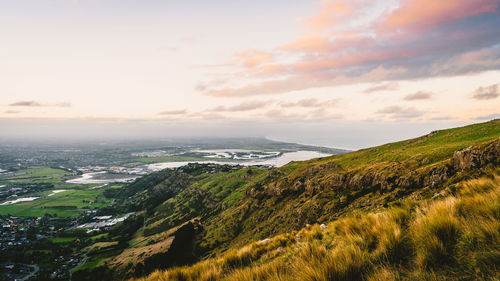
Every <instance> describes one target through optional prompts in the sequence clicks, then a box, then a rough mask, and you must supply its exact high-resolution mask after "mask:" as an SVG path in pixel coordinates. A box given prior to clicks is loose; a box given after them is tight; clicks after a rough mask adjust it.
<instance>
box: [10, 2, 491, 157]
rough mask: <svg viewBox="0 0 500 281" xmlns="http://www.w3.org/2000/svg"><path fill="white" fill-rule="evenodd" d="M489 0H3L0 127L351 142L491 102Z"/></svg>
mask: <svg viewBox="0 0 500 281" xmlns="http://www.w3.org/2000/svg"><path fill="white" fill-rule="evenodd" d="M499 2H500V0H440V1H434V0H399V1H398V0H383V1H382V0H354V1H329V0H322V1H306V0H275V1H264V0H254V1H242V0H241V1H238V0H232V1H228V0H226V1H223V0H213V1H201V0H200V1H195V0H186V1H160V0H141V1H139V0H16V1H9V0H0V131H1V132H2V133H1V135H0V138H26V139H38V138H91V137H96V138H99V137H101V138H110V137H118V138H141V137H142V138H153V137H167V136H168V137H175V136H180V137H185V136H222V137H233V136H238V137H245V136H265V137H268V138H271V139H277V140H286V141H294V142H301V143H307V144H318V145H326V146H332V147H344V148H361V147H367V146H371V145H376V144H381V143H384V142H389V141H395V140H400V139H404V138H409V137H414V136H418V135H421V134H425V133H428V132H429V131H430V130H434V129H441V128H449V127H454V126H459V125H465V124H471V123H476V122H483V121H487V120H490V119H493V118H497V117H500V115H499V114H500V98H499V96H500V8H499Z"/></svg>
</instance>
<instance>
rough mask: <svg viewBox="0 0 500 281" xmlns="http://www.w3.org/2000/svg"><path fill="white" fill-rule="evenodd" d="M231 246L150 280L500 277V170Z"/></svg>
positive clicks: (371, 280) (147, 279) (373, 280)
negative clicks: (439, 191) (429, 196)
mask: <svg viewBox="0 0 500 281" xmlns="http://www.w3.org/2000/svg"><path fill="white" fill-rule="evenodd" d="M401 205H402V206H401V207H393V208H390V209H387V210H385V211H383V212H380V213H368V214H357V215H352V216H349V217H346V218H342V219H339V220H337V221H335V222H332V223H330V224H328V225H327V226H326V228H325V227H320V226H319V225H312V226H311V225H308V226H306V227H305V228H304V229H302V230H300V231H298V232H293V233H289V234H286V235H280V236H277V237H274V238H270V239H269V241H261V242H255V243H252V244H250V245H248V246H246V247H243V248H241V249H238V250H236V249H232V250H229V251H227V252H226V253H224V254H222V255H221V256H220V257H218V258H212V259H208V260H205V261H202V262H200V263H197V264H195V265H193V266H186V267H178V268H172V269H168V270H166V271H157V272H155V273H153V274H151V275H150V276H148V277H145V278H139V279H136V280H138V281H139V280H140V281H152V280H176V281H178V280H186V281H188V280H241V281H243V280H270V281H278V280H279V281H282V280H297V281H299V280H301V281H308V280H309V281H332V280H369V281H379V280H444V279H453V280H498V279H499V278H500V274H499V270H498V266H499V264H500V177H498V176H494V177H490V178H481V179H477V180H471V181H467V182H464V183H461V184H459V185H457V186H456V195H455V196H451V195H450V196H448V197H446V198H444V199H441V200H430V201H423V202H419V203H417V202H415V201H413V202H411V201H407V202H403V203H402V204H401Z"/></svg>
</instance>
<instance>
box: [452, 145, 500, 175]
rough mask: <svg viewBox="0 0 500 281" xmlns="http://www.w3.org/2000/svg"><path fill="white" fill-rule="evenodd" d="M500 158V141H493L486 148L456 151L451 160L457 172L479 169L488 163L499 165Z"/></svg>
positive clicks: (468, 148) (472, 147) (474, 147)
mask: <svg viewBox="0 0 500 281" xmlns="http://www.w3.org/2000/svg"><path fill="white" fill-rule="evenodd" d="M499 158H500V140H496V141H493V142H491V143H489V144H487V145H486V146H485V147H483V148H482V147H477V146H470V147H467V148H465V149H462V150H459V151H456V152H455V153H454V154H453V157H452V159H451V165H452V166H453V168H454V169H455V170H458V171H464V170H467V169H473V168H479V167H482V166H485V165H486V164H488V163H494V164H495V163H498V162H499Z"/></svg>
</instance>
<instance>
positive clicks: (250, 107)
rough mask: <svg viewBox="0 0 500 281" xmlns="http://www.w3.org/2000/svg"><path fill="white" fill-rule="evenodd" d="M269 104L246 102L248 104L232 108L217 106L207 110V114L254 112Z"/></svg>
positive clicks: (265, 102) (264, 102)
mask: <svg viewBox="0 0 500 281" xmlns="http://www.w3.org/2000/svg"><path fill="white" fill-rule="evenodd" d="M269 104H270V102H268V101H248V102H243V103H240V104H237V105H233V106H218V107H215V108H212V109H209V110H207V111H209V112H220V111H226V112H240V111H250V110H255V109H260V108H263V107H266V106H267V105H269Z"/></svg>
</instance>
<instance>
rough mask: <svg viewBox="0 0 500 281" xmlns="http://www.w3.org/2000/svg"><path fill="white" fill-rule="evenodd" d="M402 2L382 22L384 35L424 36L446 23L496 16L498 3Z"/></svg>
mask: <svg viewBox="0 0 500 281" xmlns="http://www.w3.org/2000/svg"><path fill="white" fill-rule="evenodd" d="M431 1H432V0H430V1H429V0H403V1H400V5H399V6H398V7H397V8H395V9H392V10H391V11H389V12H388V13H386V14H385V15H384V17H383V19H382V20H381V21H380V23H378V24H379V26H380V28H381V29H382V32H393V33H394V32H408V31H412V32H414V33H415V32H422V31H426V30H429V29H431V28H432V27H433V26H436V25H439V24H443V23H446V22H451V21H456V20H459V19H463V18H467V17H471V16H475V15H479V14H482V13H491V12H495V11H496V9H497V7H498V0H466V1H456V0H440V1H432V2H431Z"/></svg>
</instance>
